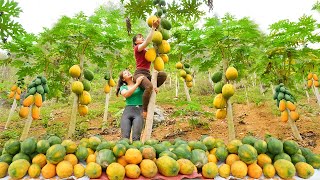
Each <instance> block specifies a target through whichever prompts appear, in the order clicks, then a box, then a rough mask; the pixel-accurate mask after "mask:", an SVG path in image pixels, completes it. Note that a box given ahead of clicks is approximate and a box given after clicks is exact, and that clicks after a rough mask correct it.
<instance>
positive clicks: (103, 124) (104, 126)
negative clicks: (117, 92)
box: [102, 88, 112, 131]
mask: <svg viewBox="0 0 320 180" xmlns="http://www.w3.org/2000/svg"><path fill="white" fill-rule="evenodd" d="M110 92H112V88H111V89H110ZM110 96H111V94H110V93H107V94H106V101H105V106H104V114H103V121H102V131H104V130H105V129H106V128H108V109H109V101H110Z"/></svg>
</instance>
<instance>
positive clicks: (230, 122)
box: [222, 50, 236, 141]
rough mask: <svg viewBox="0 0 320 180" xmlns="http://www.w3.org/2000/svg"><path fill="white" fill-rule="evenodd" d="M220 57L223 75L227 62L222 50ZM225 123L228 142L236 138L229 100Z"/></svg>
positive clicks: (228, 101)
mask: <svg viewBox="0 0 320 180" xmlns="http://www.w3.org/2000/svg"><path fill="white" fill-rule="evenodd" d="M222 57H223V72H224V73H225V72H226V71H227V68H228V65H229V62H228V60H227V59H226V58H225V56H224V51H223V50H222ZM222 77H223V81H224V83H225V84H226V83H227V78H226V76H222ZM227 122H228V138H229V141H231V140H233V139H235V138H236V132H235V129H234V122H233V111H232V104H231V101H230V98H229V99H228V100H227Z"/></svg>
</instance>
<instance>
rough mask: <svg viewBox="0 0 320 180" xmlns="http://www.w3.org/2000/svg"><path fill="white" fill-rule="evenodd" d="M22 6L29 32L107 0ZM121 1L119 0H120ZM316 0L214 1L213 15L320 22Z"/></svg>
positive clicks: (42, 0) (27, 1)
mask: <svg viewBox="0 0 320 180" xmlns="http://www.w3.org/2000/svg"><path fill="white" fill-rule="evenodd" d="M16 1H17V2H18V3H19V7H21V9H22V11H23V12H22V13H21V14H20V18H18V19H17V21H18V22H19V23H21V24H22V26H23V27H24V28H25V29H26V31H27V32H29V33H35V34H38V33H39V32H41V31H43V27H47V28H50V27H52V26H53V24H54V23H55V22H56V21H57V20H58V19H59V18H60V17H61V16H62V15H67V16H73V15H75V14H76V13H78V12H80V11H83V12H84V13H85V14H86V15H91V14H93V12H94V10H95V9H96V8H97V7H99V6H100V5H103V4H106V3H107V0H16ZM118 1H119V0H118ZM315 2H316V0H213V4H214V9H213V11H212V13H213V14H216V15H218V16H219V17H223V16H224V14H225V13H230V14H232V15H234V16H235V17H236V18H242V17H245V16H247V17H250V19H252V20H253V21H255V22H256V23H257V24H259V26H260V28H261V30H263V31H264V32H268V27H269V25H270V24H272V23H274V22H277V21H279V20H282V19H289V20H290V21H298V19H299V17H301V16H302V15H303V14H306V15H313V17H314V18H315V19H317V21H318V22H320V13H317V12H315V11H312V10H311V8H312V5H313V4H315Z"/></svg>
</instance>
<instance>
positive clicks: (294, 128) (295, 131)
mask: <svg viewBox="0 0 320 180" xmlns="http://www.w3.org/2000/svg"><path fill="white" fill-rule="evenodd" d="M287 111H288V114H290V111H289V110H288V109H287ZM288 118H289V119H288V122H289V125H290V127H291V130H292V134H293V136H294V138H296V139H297V140H299V141H302V138H301V136H300V133H299V130H298V128H297V126H296V123H295V122H294V121H293V120H292V119H291V118H290V116H289V117H288Z"/></svg>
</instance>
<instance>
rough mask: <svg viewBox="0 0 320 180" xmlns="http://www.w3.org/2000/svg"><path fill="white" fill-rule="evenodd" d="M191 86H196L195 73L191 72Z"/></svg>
mask: <svg viewBox="0 0 320 180" xmlns="http://www.w3.org/2000/svg"><path fill="white" fill-rule="evenodd" d="M192 86H193V87H196V74H195V73H194V74H193V78H192Z"/></svg>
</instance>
